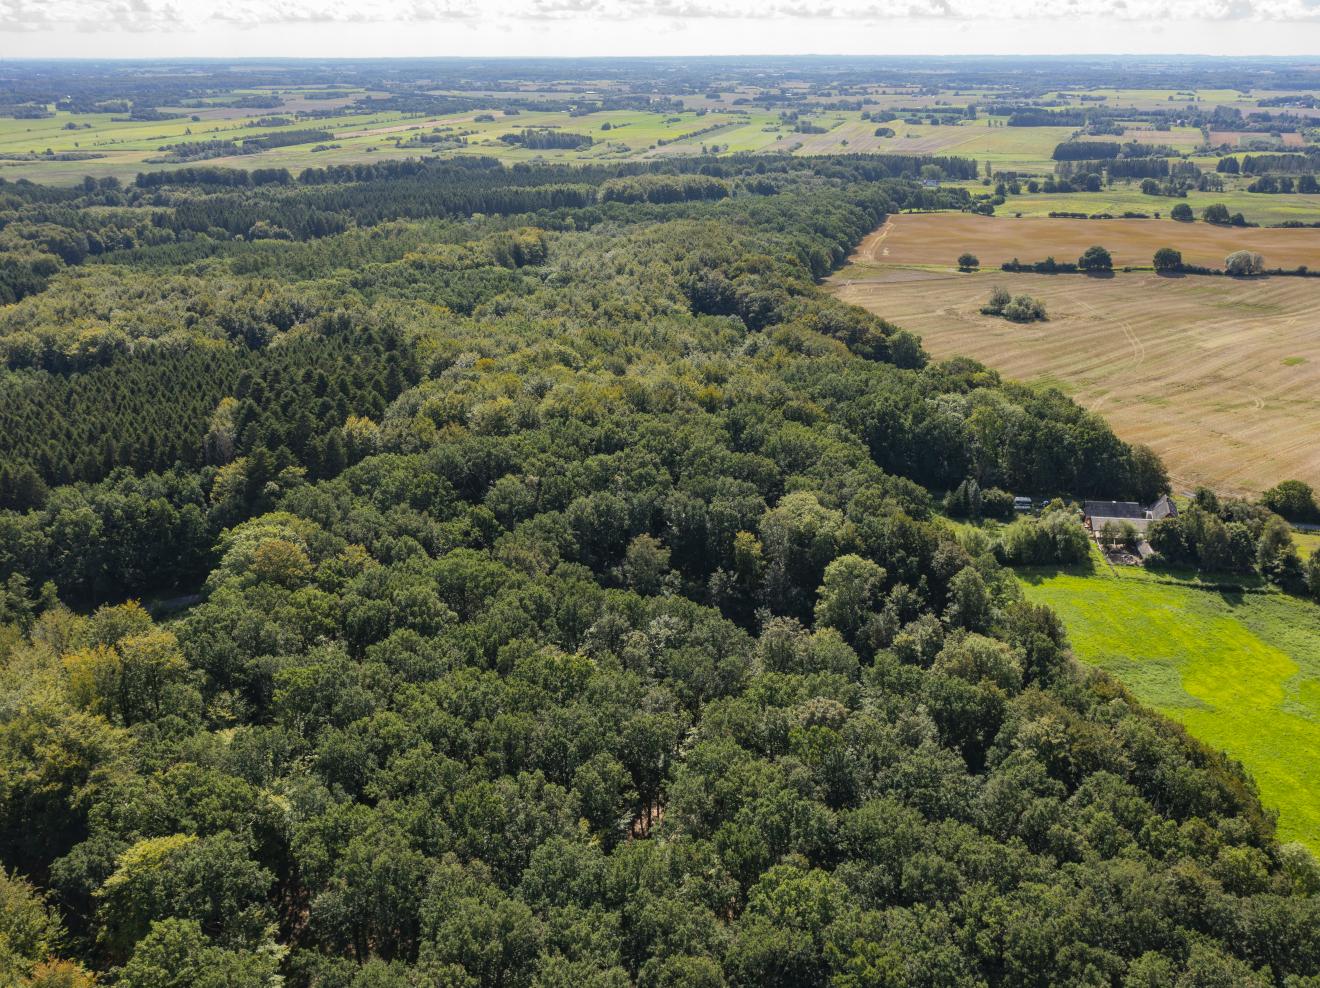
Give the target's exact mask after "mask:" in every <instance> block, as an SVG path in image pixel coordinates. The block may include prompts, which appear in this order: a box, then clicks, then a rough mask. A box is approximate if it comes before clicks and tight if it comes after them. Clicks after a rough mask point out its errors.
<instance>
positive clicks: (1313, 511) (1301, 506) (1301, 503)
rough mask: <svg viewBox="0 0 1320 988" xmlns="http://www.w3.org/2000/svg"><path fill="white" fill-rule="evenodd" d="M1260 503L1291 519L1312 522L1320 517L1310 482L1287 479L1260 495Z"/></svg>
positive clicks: (1319, 508) (1319, 509)
mask: <svg viewBox="0 0 1320 988" xmlns="http://www.w3.org/2000/svg"><path fill="white" fill-rule="evenodd" d="M1260 503H1261V504H1263V505H1265V507H1267V508H1269V509H1270V510H1271V511H1273V512H1274V513H1275V514H1276V515H1282V516H1283V517H1284V518H1287V519H1288V520H1289V521H1302V522H1310V521H1316V520H1317V519H1320V507H1317V505H1316V503H1315V492H1314V491H1313V490H1312V489H1311V485H1310V484H1305V483H1303V482H1302V481H1300V480H1285V481H1283V482H1282V483H1280V484H1276V485H1275V486H1273V487H1271V488H1270V489H1269V490H1267V491H1266V492H1265V493H1264V494H1262V495H1261V496H1260Z"/></svg>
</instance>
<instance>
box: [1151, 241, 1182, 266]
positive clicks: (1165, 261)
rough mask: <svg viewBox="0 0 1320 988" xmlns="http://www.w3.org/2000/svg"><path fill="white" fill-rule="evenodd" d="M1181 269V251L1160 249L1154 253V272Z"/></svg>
mask: <svg viewBox="0 0 1320 988" xmlns="http://www.w3.org/2000/svg"><path fill="white" fill-rule="evenodd" d="M1181 267H1182V251H1178V250H1174V249H1173V248H1172V247H1161V248H1160V249H1159V250H1157V251H1156V252H1155V270H1156V271H1177V270H1178V269H1179V268H1181Z"/></svg>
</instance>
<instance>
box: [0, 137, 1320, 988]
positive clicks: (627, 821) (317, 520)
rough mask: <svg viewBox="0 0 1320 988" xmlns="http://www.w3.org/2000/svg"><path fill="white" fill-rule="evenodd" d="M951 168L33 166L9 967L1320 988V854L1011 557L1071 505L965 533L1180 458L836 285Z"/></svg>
mask: <svg viewBox="0 0 1320 988" xmlns="http://www.w3.org/2000/svg"><path fill="white" fill-rule="evenodd" d="M1092 156H1094V155H1093V154H1092ZM920 164H921V162H920V161H919V159H915V163H914V164H907V163H905V160H904V159H902V158H898V157H896V158H895V159H893V160H889V161H886V160H884V159H872V160H867V159H861V158H850V157H839V158H821V159H811V158H791V157H769V158H767V157H761V158H757V159H755V160H754V161H753V160H744V159H738V158H733V159H728V158H726V159H720V160H718V161H716V160H713V159H712V160H704V159H698V160H693V161H682V162H675V163H673V164H664V165H657V166H655V167H654V168H639V167H637V166H631V165H629V166H618V167H606V166H599V167H597V166H592V167H589V168H583V169H580V170H576V171H573V172H569V171H568V170H567V169H563V168H559V167H556V166H546V165H535V164H527V165H518V166H514V167H512V168H505V167H503V166H500V165H498V164H496V163H494V162H490V161H482V160H470V161H463V162H449V163H434V164H427V165H425V166H412V165H407V166H405V165H378V166H363V167H362V168H361V169H352V170H345V171H342V172H334V173H325V172H323V173H304V174H303V175H301V176H299V177H297V179H296V180H289V181H284V180H283V179H279V178H278V177H272V178H271V179H270V180H269V181H265V180H263V181H256V179H255V177H254V176H246V173H241V174H244V175H245V176H246V177H245V179H244V180H242V181H239V180H237V179H233V178H232V177H231V176H229V174H228V173H226V172H222V171H220V170H210V169H205V168H202V167H192V168H189V169H185V170H182V171H179V172H174V173H155V174H153V175H152V176H149V177H146V176H144V179H143V180H141V181H139V182H138V183H135V184H133V185H131V186H127V187H122V188H121V187H109V186H106V187H103V186H102V185H101V184H100V183H96V182H92V183H91V184H90V187H89V186H84V187H82V188H79V189H76V190H69V191H67V192H56V191H53V190H45V189H42V188H41V187H39V186H15V185H4V186H0V197H2V198H3V203H4V205H3V208H4V210H5V218H6V221H7V222H6V225H5V228H4V232H3V236H4V237H5V238H6V239H5V241H4V242H5V244H7V245H8V246H7V247H6V248H5V250H6V251H7V252H8V254H12V255H14V256H15V257H20V256H21V257H23V258H26V259H28V260H24V261H23V262H22V263H29V262H33V263H35V260H34V259H44V258H49V259H50V260H49V261H43V262H42V263H43V264H45V265H46V268H49V270H48V271H46V273H44V274H42V275H41V280H42V282H43V284H41V285H36V284H32V285H29V286H28V288H25V290H24V291H23V293H22V294H23V297H21V298H19V299H18V300H17V301H16V302H14V304H12V305H9V306H8V307H6V308H5V309H4V310H3V311H0V355H2V357H3V366H4V369H3V370H0V394H3V396H4V401H3V403H0V499H3V503H0V584H2V585H3V590H2V591H0V623H3V627H2V628H0V862H2V863H3V869H0V932H3V935H0V972H3V973H4V975H5V977H7V978H9V979H10V980H12V981H13V982H15V983H17V984H20V985H35V984H55V983H60V984H70V985H78V984H83V985H85V984H90V983H91V982H90V977H91V975H92V974H97V975H103V976H105V978H106V981H107V983H112V984H114V985H116V986H125V988H148V986H150V988H163V986H173V985H179V986H183V985H229V986H249V985H252V986H259V985H272V986H273V985H276V984H278V983H279V981H278V980H277V979H278V978H280V977H283V978H284V979H285V981H284V983H285V984H288V985H292V986H307V988H312V986H316V988H332V986H343V988H369V986H370V988H394V986H399V988H403V986H422V985H462V986H491V988H495V986H499V988H523V986H532V985H536V986H569V985H573V986H588V985H589V986H622V985H629V984H638V985H647V986H668V985H674V986H677V985H710V986H717V985H736V986H753V985H758V986H759V985H783V986H789V985H814V984H821V985H824V984H832V985H837V986H862V985H895V986H897V985H930V986H936V985H940V986H948V985H955V986H963V985H966V986H976V985H996V986H998V985H1005V986H1008V985H1014V986H1017V985H1021V986H1027V985H1045V984H1050V985H1062V984H1072V985H1098V984H1106V985H1111V984H1112V985H1189V986H1190V985H1220V984H1234V985H1262V986H1264V985H1290V986H1296V988H1300V986H1303V985H1308V984H1312V983H1314V981H1313V979H1315V978H1317V977H1320V933H1318V932H1317V931H1320V899H1317V898H1316V896H1317V894H1318V893H1320V867H1317V865H1316V862H1315V861H1314V860H1313V859H1312V858H1311V857H1310V855H1309V854H1308V853H1307V852H1306V851H1305V850H1303V849H1302V848H1300V847H1299V846H1296V845H1288V846H1281V845H1280V844H1279V843H1278V842H1277V841H1276V840H1275V837H1274V824H1273V819H1272V817H1271V816H1270V815H1269V814H1268V813H1267V812H1266V811H1265V810H1264V809H1262V807H1261V805H1260V803H1259V801H1258V799H1257V797H1256V794H1255V789H1254V786H1253V784H1252V783H1251V781H1250V780H1249V779H1248V778H1247V777H1246V776H1245V774H1244V773H1243V772H1242V770H1241V769H1240V767H1238V766H1236V765H1235V764H1233V763H1231V762H1229V761H1228V760H1227V759H1225V758H1224V757H1222V756H1221V755H1218V754H1216V753H1213V752H1211V751H1209V750H1208V749H1206V748H1205V747H1203V746H1201V745H1200V744H1198V743H1197V742H1195V741H1194V740H1193V739H1191V738H1189V737H1188V736H1187V735H1186V734H1185V733H1183V732H1182V731H1181V730H1180V729H1178V728H1176V727H1175V726H1173V725H1172V724H1171V723H1170V722H1168V721H1166V720H1164V719H1162V718H1160V717H1158V716H1157V715H1155V714H1153V713H1151V712H1150V711H1148V710H1146V709H1144V708H1142V707H1141V706H1140V705H1139V704H1137V703H1136V702H1135V701H1134V700H1133V699H1132V698H1131V697H1130V696H1129V695H1128V694H1127V693H1126V692H1125V691H1124V690H1123V689H1122V688H1121V687H1120V686H1118V685H1117V684H1116V683H1115V682H1114V681H1113V680H1111V679H1109V678H1108V677H1107V676H1105V675H1104V674H1102V673H1099V672H1096V671H1094V670H1088V669H1085V668H1083V667H1081V666H1080V665H1079V664H1077V663H1075V662H1074V661H1073V660H1072V658H1071V655H1070V652H1069V650H1068V645H1067V641H1066V638H1065V635H1064V632H1063V628H1062V625H1061V624H1060V622H1059V620H1058V618H1057V617H1056V616H1055V615H1054V614H1053V613H1052V612H1051V611H1049V610H1048V609H1046V608H1043V607H1039V606H1035V605H1032V604H1030V603H1028V602H1026V601H1025V600H1024V599H1023V598H1022V595H1021V591H1020V590H1019V589H1018V584H1017V582H1016V581H1015V580H1014V579H1013V578H1012V576H1011V574H1010V573H1009V572H1008V571H1007V570H1006V569H1005V568H1004V566H1003V565H1002V562H1001V560H1005V559H1007V560H1009V561H1011V559H1012V557H1013V556H1014V555H1019V556H1023V557H1025V556H1030V557H1031V558H1032V559H1033V560H1034V559H1036V558H1037V557H1050V556H1053V557H1055V558H1064V557H1065V555H1066V554H1067V553H1069V552H1072V551H1073V549H1074V547H1075V546H1076V544H1077V538H1076V536H1077V533H1078V532H1079V531H1080V529H1079V526H1078V520H1077V518H1076V516H1075V513H1069V512H1068V511H1066V510H1060V511H1057V512H1052V513H1051V514H1049V515H1047V516H1046V517H1045V519H1044V520H1042V522H1041V523H1040V525H1039V528H1038V529H1037V530H1032V529H1031V528H1030V525H1031V523H1029V522H1023V523H1019V524H1018V525H1017V526H1015V527H1014V528H1013V531H1012V539H1011V542H1007V543H1005V544H1004V545H998V546H996V545H994V544H992V543H991V541H990V540H989V539H988V538H986V537H984V536H982V535H980V534H978V533H974V532H973V533H968V532H967V531H965V530H964V531H963V532H961V533H960V532H959V531H958V530H957V529H955V528H954V527H953V526H951V525H950V524H949V523H947V522H945V521H943V520H942V519H941V518H940V516H939V515H938V513H937V512H936V510H935V509H936V506H937V502H938V498H939V497H941V496H942V495H943V493H944V492H946V491H952V490H955V489H959V490H962V491H964V492H967V491H969V490H972V489H975V490H977V491H978V492H979V491H986V492H989V491H991V490H992V489H995V490H997V491H998V492H999V497H1000V499H1001V500H1002V497H1003V495H1004V492H1029V493H1031V494H1039V495H1058V496H1060V497H1061V498H1080V497H1085V496H1094V497H1103V498H1106V499H1109V498H1132V499H1140V500H1151V499H1153V498H1154V497H1156V496H1157V495H1158V494H1160V493H1162V492H1164V491H1165V490H1167V487H1168V483H1167V480H1166V478H1165V476H1164V473H1163V468H1162V467H1161V466H1160V464H1159V461H1158V459H1156V458H1155V457H1154V456H1153V454H1151V453H1150V452H1149V451H1148V450H1145V449H1142V448H1139V447H1137V448H1134V447H1132V446H1129V445H1128V444H1126V443H1124V442H1122V441H1121V440H1119V439H1118V438H1117V437H1116V436H1115V435H1114V434H1113V432H1112V431H1111V430H1110V429H1109V428H1108V427H1107V426H1106V425H1105V423H1104V422H1103V421H1102V420H1101V419H1100V418H1098V417H1097V416H1095V415H1092V414H1089V413H1087V412H1086V411H1084V410H1083V409H1081V408H1080V407H1078V406H1077V405H1076V404H1074V403H1073V402H1072V401H1071V400H1069V399H1068V398H1067V397H1066V396H1064V395H1063V394H1062V393H1060V392H1058V391H1056V390H1042V389H1033V388H1027V387H1023V386H1019V385H1015V384H1011V383H1008V382H1005V381H1003V380H1001V379H1000V378H999V376H998V375H997V374H995V373H994V372H992V371H990V370H987V369H986V368H984V367H982V366H980V365H978V364H976V363H974V362H971V361H967V360H955V361H947V362H942V363H936V362H933V361H931V360H930V359H929V357H928V356H927V354H926V353H925V352H924V351H923V350H922V348H921V345H920V341H919V340H918V339H916V338H915V337H914V336H912V335H911V334H910V333H907V332H905V331H903V330H902V329H901V328H899V327H896V326H894V325H891V324H889V323H887V322H885V321H884V320H882V319H879V318H877V317H875V316H872V315H869V314H867V313H865V312H863V311H862V310H860V309H856V308H853V307H849V306H845V305H843V304H841V303H839V302H837V301H834V300H832V299H830V298H829V297H827V296H825V295H824V294H823V293H822V292H821V291H819V290H818V288H817V287H816V281H817V280H818V279H819V278H821V277H823V276H824V275H826V274H828V273H829V272H830V271H832V270H834V269H835V268H837V267H838V266H839V265H840V264H842V263H843V261H844V259H845V258H846V257H847V256H848V254H849V252H850V251H851V250H852V249H853V248H854V247H855V245H856V244H857V243H858V242H859V241H860V240H861V239H862V237H863V236H864V235H865V234H866V233H867V232H869V231H870V230H872V229H873V228H875V227H876V226H878V225H879V224H880V223H881V222H882V221H883V219H884V217H885V216H886V215H888V214H891V213H894V212H896V211H899V210H902V209H906V208H929V207H932V206H940V207H944V208H966V207H969V206H970V202H969V201H968V199H967V194H966V193H965V192H964V191H962V190H958V189H948V188H946V189H932V188H929V187H923V186H922V185H921V184H920V182H919V181H918V180H917V179H918V177H919V175H920V171H919V168H920ZM972 170H973V173H974V171H975V166H974V165H973V166H972ZM162 176H165V177H162ZM15 263H19V262H17V261H16V262H15ZM43 270H45V268H43ZM141 599H147V600H152V599H154V600H156V601H157V602H158V604H159V606H157V607H155V608H153V609H148V608H146V607H144V606H142V605H141V604H140V603H138V602H137V601H138V600H141ZM153 611H154V613H153ZM10 930H14V931H18V933H14V934H11V933H10ZM19 933H21V935H18V934H19ZM57 974H58V976H59V977H61V978H64V980H63V981H60V982H56V981H54V980H52V979H53V978H54V977H55V976H56V975H57ZM42 979H45V980H42Z"/></svg>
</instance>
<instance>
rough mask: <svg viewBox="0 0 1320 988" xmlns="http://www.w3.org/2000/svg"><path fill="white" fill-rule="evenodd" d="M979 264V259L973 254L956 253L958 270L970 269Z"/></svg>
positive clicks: (977, 266)
mask: <svg viewBox="0 0 1320 988" xmlns="http://www.w3.org/2000/svg"><path fill="white" fill-rule="evenodd" d="M980 266H981V260H980V258H978V257H977V256H976V255H975V254H959V255H958V270H959V271H972V270H974V269H975V268H979V267H980Z"/></svg>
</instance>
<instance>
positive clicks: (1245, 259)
mask: <svg viewBox="0 0 1320 988" xmlns="http://www.w3.org/2000/svg"><path fill="white" fill-rule="evenodd" d="M1224 270H1225V271H1227V272H1228V273H1229V274H1231V275H1238V276H1242V277H1246V276H1250V275H1253V274H1260V273H1261V272H1262V271H1264V270H1265V258H1263V257H1261V256H1260V255H1259V254H1257V253H1256V252H1255V251H1251V250H1235V251H1233V253H1231V254H1229V255H1228V256H1227V257H1226V258H1224Z"/></svg>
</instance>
